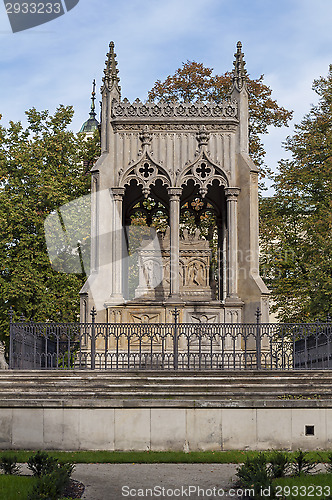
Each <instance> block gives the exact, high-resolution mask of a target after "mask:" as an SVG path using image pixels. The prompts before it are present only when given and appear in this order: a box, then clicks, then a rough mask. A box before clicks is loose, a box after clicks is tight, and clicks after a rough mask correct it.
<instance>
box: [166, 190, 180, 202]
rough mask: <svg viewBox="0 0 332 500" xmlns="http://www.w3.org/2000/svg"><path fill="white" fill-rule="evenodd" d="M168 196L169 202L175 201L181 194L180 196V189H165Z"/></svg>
mask: <svg viewBox="0 0 332 500" xmlns="http://www.w3.org/2000/svg"><path fill="white" fill-rule="evenodd" d="M167 192H168V196H169V199H170V201H177V200H178V199H179V198H180V196H181V194H182V188H179V187H169V188H167Z"/></svg>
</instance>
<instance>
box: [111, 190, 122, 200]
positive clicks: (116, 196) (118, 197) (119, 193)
mask: <svg viewBox="0 0 332 500" xmlns="http://www.w3.org/2000/svg"><path fill="white" fill-rule="evenodd" d="M111 192H112V195H113V198H114V201H122V199H123V197H124V194H125V188H123V187H114V188H111Z"/></svg>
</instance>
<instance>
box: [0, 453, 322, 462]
mask: <svg viewBox="0 0 332 500" xmlns="http://www.w3.org/2000/svg"><path fill="white" fill-rule="evenodd" d="M36 451H38V450H34V451H33V450H31V451H20V450H16V451H8V450H2V451H1V450H0V456H1V455H3V454H6V455H16V457H17V461H18V462H27V460H28V458H29V457H30V456H31V455H34V454H35V453H36ZM47 452H48V453H49V455H50V456H52V457H56V458H57V459H58V460H59V461H60V462H75V463H118V464H121V463H142V464H156V463H222V464H228V463H230V464H239V463H242V462H243V461H244V460H245V458H246V456H251V457H253V456H257V455H258V453H259V452H256V451H192V452H190V453H184V452H182V451H168V452H167V451H165V452H164V451H128V452H122V451H74V452H64V451H47ZM330 452H331V451H320V452H314V451H313V452H308V455H307V458H309V459H313V460H316V461H317V462H327V461H328V459H327V455H328V454H329V453H330ZM266 454H267V456H268V454H269V452H266ZM289 455H290V457H292V456H293V453H289Z"/></svg>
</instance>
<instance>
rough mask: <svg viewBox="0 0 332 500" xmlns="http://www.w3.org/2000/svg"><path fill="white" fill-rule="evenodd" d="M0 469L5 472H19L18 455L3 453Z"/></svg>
mask: <svg viewBox="0 0 332 500" xmlns="http://www.w3.org/2000/svg"><path fill="white" fill-rule="evenodd" d="M0 469H1V470H2V472H3V473H4V474H18V473H19V471H20V466H19V465H17V457H16V456H11V455H2V456H1V458H0Z"/></svg>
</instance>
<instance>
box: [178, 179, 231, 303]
mask: <svg viewBox="0 0 332 500" xmlns="http://www.w3.org/2000/svg"><path fill="white" fill-rule="evenodd" d="M182 187H183V193H182V197H181V211H180V237H182V238H183V237H184V236H185V235H186V234H187V233H189V234H191V235H193V234H195V233H196V234H197V236H198V237H199V238H201V239H203V240H207V241H208V242H209V248H210V251H211V259H210V266H209V270H208V272H209V285H210V287H211V290H212V298H213V299H214V300H223V299H224V298H225V292H226V290H225V261H226V200H225V195H224V187H223V186H220V184H219V182H218V181H217V180H215V181H212V184H211V185H209V186H208V190H207V193H206V195H205V196H204V197H203V196H202V194H201V192H200V186H199V185H198V184H196V183H195V181H194V180H193V179H190V180H188V181H187V183H186V184H185V185H183V186H182Z"/></svg>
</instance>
